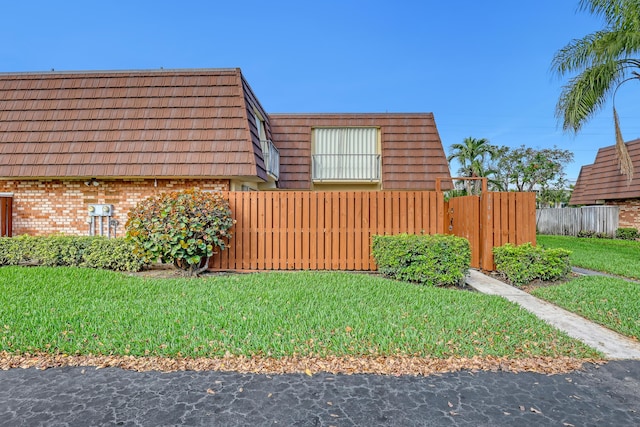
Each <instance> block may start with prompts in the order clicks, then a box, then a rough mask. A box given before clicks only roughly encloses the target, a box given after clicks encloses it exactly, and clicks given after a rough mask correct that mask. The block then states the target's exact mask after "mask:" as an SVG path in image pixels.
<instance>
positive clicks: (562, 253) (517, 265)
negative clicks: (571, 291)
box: [493, 243, 571, 286]
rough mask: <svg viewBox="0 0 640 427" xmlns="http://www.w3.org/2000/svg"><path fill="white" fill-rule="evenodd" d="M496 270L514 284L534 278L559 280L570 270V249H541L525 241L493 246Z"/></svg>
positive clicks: (523, 283) (518, 284)
mask: <svg viewBox="0 0 640 427" xmlns="http://www.w3.org/2000/svg"><path fill="white" fill-rule="evenodd" d="M493 255H494V261H495V263H496V270H497V271H498V272H499V273H502V274H503V275H504V276H505V277H506V278H507V280H509V281H510V282H511V283H513V284H514V285H516V286H522V285H526V284H527V283H529V282H531V281H532V280H535V279H540V280H544V281H551V280H559V279H563V278H565V277H567V276H568V275H569V273H570V272H571V263H570V261H569V255H571V252H570V251H567V250H565V249H542V248H540V247H536V246H533V245H532V244H531V243H525V244H523V245H520V246H514V245H512V244H510V243H507V244H506V245H504V246H500V247H495V248H493Z"/></svg>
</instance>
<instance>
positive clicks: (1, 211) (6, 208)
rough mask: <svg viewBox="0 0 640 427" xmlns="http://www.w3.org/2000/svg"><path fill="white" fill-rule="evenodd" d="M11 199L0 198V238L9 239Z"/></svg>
mask: <svg viewBox="0 0 640 427" xmlns="http://www.w3.org/2000/svg"><path fill="white" fill-rule="evenodd" d="M12 205H13V197H11V196H0V237H11V231H12V229H13V224H12V221H11V216H12V213H13V212H12Z"/></svg>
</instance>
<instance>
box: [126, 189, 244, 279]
mask: <svg viewBox="0 0 640 427" xmlns="http://www.w3.org/2000/svg"><path fill="white" fill-rule="evenodd" d="M234 223H235V221H234V220H233V219H232V218H231V209H229V202H228V201H227V200H225V199H224V198H223V197H222V195H221V194H220V193H206V192H203V191H200V190H196V189H193V190H184V191H173V192H170V193H161V194H158V195H155V196H151V197H149V198H147V199H145V200H143V201H142V202H140V203H138V205H137V206H136V207H135V208H133V209H132V210H131V211H130V212H129V218H128V220H127V224H126V229H127V238H128V239H129V240H131V241H133V243H134V253H135V254H137V255H138V256H139V257H140V258H141V259H142V260H143V261H144V262H145V263H150V262H153V261H156V260H157V259H158V258H159V259H160V261H162V262H163V263H165V262H168V263H173V264H174V265H175V266H176V267H177V268H180V269H182V270H184V271H185V272H186V274H188V275H190V276H193V275H197V274H200V273H201V272H203V271H204V270H206V269H207V267H208V264H209V258H210V257H211V255H213V254H214V248H219V249H221V250H224V249H225V241H224V240H223V239H225V238H226V239H229V238H231V232H230V231H229V229H230V228H231V227H232V226H233V224H234Z"/></svg>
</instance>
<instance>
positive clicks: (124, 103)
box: [0, 69, 450, 235]
mask: <svg viewBox="0 0 640 427" xmlns="http://www.w3.org/2000/svg"><path fill="white" fill-rule="evenodd" d="M0 155H1V158H2V162H1V163H0V197H1V196H5V197H6V196H9V197H12V199H13V215H12V218H13V234H14V235H17V234H24V233H27V234H50V233H57V232H59V233H66V234H87V233H92V234H96V233H100V234H106V233H107V232H108V233H109V234H111V233H112V232H113V233H116V234H117V233H122V231H123V226H124V223H125V222H126V218H127V212H128V211H129V210H130V209H131V208H132V207H134V206H135V205H136V203H138V202H139V201H140V200H143V199H144V198H146V197H148V196H149V195H151V194H154V193H158V192H161V191H168V190H177V189H184V188H192V187H198V188H201V189H204V190H211V191H214V190H231V191H249V190H257V191H260V190H278V189H280V190H289V189H291V190H294V189H295V190H301V189H304V190H337V189H342V190H344V189H361V190H379V189H394V190H395V189H398V190H400V189H402V190H404V189H414V190H433V189H434V188H435V180H436V178H445V179H446V178H449V177H450V174H449V168H448V164H447V162H446V158H445V154H444V150H443V148H442V143H441V141H440V137H439V135H438V131H437V128H436V125H435V121H434V118H433V115H432V114H300V115H297V114H269V113H268V112H266V111H265V110H264V108H263V107H262V105H261V104H260V102H259V101H258V99H257V97H256V95H255V94H254V92H253V91H252V89H251V87H250V86H249V84H248V83H247V81H246V80H245V78H244V76H243V75H242V72H241V71H240V69H187V70H141V71H95V72H91V71H89V72H53V71H52V72H42V73H2V74H0ZM105 221H106V222H105Z"/></svg>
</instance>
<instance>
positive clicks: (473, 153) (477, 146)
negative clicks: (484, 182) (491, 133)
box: [447, 137, 495, 194]
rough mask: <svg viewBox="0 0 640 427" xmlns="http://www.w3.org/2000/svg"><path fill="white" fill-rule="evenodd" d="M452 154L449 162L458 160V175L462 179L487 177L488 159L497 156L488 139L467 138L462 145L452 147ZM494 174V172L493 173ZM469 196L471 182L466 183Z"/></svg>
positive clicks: (448, 158)
mask: <svg viewBox="0 0 640 427" xmlns="http://www.w3.org/2000/svg"><path fill="white" fill-rule="evenodd" d="M450 150H451V154H449V156H447V161H448V162H449V163H451V161H452V160H454V159H455V160H456V161H457V162H458V163H460V169H458V174H459V175H460V176H462V177H469V178H472V177H479V178H481V177H486V175H487V172H489V171H490V170H487V169H486V162H487V160H488V158H493V156H494V155H495V147H494V146H493V145H491V144H490V143H489V140H488V139H486V138H480V139H477V138H472V137H468V138H465V139H464V140H463V141H462V143H461V144H452V145H451V148H450ZM491 172H493V171H491ZM465 184H466V188H467V194H471V182H470V181H467V182H466V183H465Z"/></svg>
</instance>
